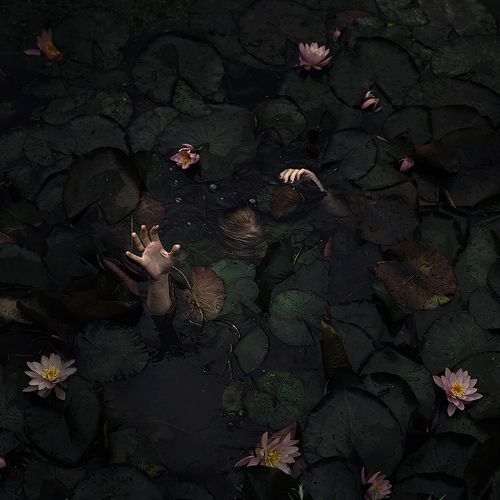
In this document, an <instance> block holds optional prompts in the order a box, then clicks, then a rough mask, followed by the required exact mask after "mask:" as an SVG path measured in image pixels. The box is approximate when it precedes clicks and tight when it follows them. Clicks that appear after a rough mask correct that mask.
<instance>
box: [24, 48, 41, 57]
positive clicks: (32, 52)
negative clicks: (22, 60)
mask: <svg viewBox="0 0 500 500" xmlns="http://www.w3.org/2000/svg"><path fill="white" fill-rule="evenodd" d="M24 53H25V54H26V55H27V56H41V55H42V51H41V50H40V49H26V50H25V51H24Z"/></svg>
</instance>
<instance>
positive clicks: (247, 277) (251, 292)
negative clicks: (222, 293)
mask: <svg viewBox="0 0 500 500" xmlns="http://www.w3.org/2000/svg"><path fill="white" fill-rule="evenodd" d="M210 269H211V270H212V271H214V272H215V273H216V274H217V275H218V276H219V277H220V278H221V279H222V281H223V282H224V289H225V290H226V299H225V301H224V307H223V308H222V311H221V312H220V314H221V315H222V314H230V313H240V312H241V309H242V307H247V308H249V309H253V310H256V309H257V306H256V305H255V300H256V299H257V295H258V293H259V289H258V287H257V285H256V283H255V281H254V277H255V266H254V265H253V264H250V263H248V262H245V261H243V260H239V259H222V260H219V261H218V262H216V263H215V264H212V265H211V266H210Z"/></svg>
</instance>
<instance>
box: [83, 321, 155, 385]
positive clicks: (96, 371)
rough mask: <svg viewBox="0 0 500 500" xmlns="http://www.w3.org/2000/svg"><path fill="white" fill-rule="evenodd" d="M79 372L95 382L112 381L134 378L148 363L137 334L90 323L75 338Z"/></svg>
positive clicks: (112, 325) (145, 352)
mask: <svg viewBox="0 0 500 500" xmlns="http://www.w3.org/2000/svg"><path fill="white" fill-rule="evenodd" d="M76 347H77V348H78V372H79V373H80V374H81V375H82V376H83V377H85V378H87V379H89V380H92V381H97V382H112V381H115V380H123V379H125V378H129V377H131V376H133V375H137V374H138V373H140V372H141V371H142V370H144V368H145V367H146V365H147V363H148V359H149V356H148V353H147V351H146V347H145V344H144V341H143V340H142V338H141V336H140V334H139V332H138V331H137V330H136V329H135V328H133V327H128V326H124V325H118V324H113V323H110V322H105V321H99V322H94V323H90V324H89V325H87V327H86V328H85V331H84V332H82V333H80V334H79V335H78V337H77V338H76Z"/></svg>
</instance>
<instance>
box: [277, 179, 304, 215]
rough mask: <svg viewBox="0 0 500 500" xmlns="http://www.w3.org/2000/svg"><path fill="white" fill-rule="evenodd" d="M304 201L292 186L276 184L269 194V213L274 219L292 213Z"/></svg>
mask: <svg viewBox="0 0 500 500" xmlns="http://www.w3.org/2000/svg"><path fill="white" fill-rule="evenodd" d="M303 203H304V197H303V196H302V195H301V194H300V191H299V190H297V189H295V188H294V187H293V186H278V187H277V188H276V189H275V190H274V191H273V192H272V194H271V214H272V215H273V217H274V218H275V219H276V220H278V221H279V220H283V219H286V218H287V217H289V216H291V215H293V214H294V213H295V212H296V211H298V210H299V208H300V207H301V205H302V204H303Z"/></svg>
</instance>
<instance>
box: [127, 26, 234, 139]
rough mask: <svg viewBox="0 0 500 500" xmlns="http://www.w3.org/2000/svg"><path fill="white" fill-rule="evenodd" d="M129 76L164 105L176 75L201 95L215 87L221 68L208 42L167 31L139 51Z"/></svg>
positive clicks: (220, 63)
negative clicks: (204, 42) (197, 40)
mask: <svg viewBox="0 0 500 500" xmlns="http://www.w3.org/2000/svg"><path fill="white" fill-rule="evenodd" d="M132 75H133V78H134V82H135V84H136V85H137V87H138V88H139V90H141V91H142V92H144V93H145V94H148V95H149V96H150V97H152V98H153V99H154V100H156V101H158V102H160V103H162V104H168V103H169V102H170V100H171V97H172V93H173V90H174V86H175V84H176V83H177V79H178V78H179V77H181V78H183V79H184V80H185V81H186V82H187V83H188V84H189V85H190V86H191V87H192V88H193V89H194V90H195V91H196V92H197V93H198V94H200V95H202V96H205V95H209V94H213V93H214V92H216V91H217V90H218V89H219V87H220V85H221V82H222V78H223V76H224V67H223V65H222V60H221V58H220V57H219V55H218V54H217V52H215V50H214V49H213V48H212V47H210V46H209V45H206V44H202V43H199V42H195V41H193V40H189V39H187V38H181V37H178V36H174V35H170V34H168V35H163V36H160V37H158V38H155V39H154V40H153V41H152V42H151V43H150V44H149V45H148V46H147V47H146V48H145V49H144V51H143V52H141V54H140V55H139V57H138V59H137V61H136V62H135V65H134V67H133V69H132ZM184 142H186V141H184Z"/></svg>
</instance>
